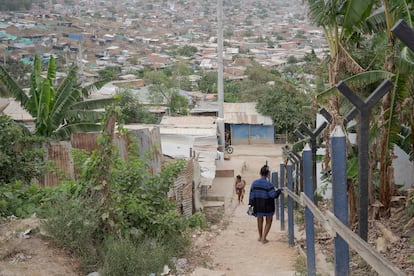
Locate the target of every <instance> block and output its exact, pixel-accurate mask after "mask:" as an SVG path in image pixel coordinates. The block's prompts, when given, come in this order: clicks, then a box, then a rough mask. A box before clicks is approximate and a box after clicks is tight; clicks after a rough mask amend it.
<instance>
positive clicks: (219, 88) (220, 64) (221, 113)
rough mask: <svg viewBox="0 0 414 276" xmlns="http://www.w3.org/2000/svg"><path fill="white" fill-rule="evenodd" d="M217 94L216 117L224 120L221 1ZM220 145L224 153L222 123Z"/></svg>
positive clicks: (219, 7) (219, 3) (219, 10)
mask: <svg viewBox="0 0 414 276" xmlns="http://www.w3.org/2000/svg"><path fill="white" fill-rule="evenodd" d="M217 65H218V66H217V69H218V72H217V93H218V108H219V110H218V111H219V112H218V116H219V118H221V119H223V120H224V91H223V0H217ZM220 131H221V133H220V145H221V149H222V150H223V151H224V147H225V141H224V139H225V137H224V136H225V133H224V121H223V127H222V128H220Z"/></svg>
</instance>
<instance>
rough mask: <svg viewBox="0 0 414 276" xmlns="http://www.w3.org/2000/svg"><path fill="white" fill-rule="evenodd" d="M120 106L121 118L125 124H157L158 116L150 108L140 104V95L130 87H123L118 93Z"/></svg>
mask: <svg viewBox="0 0 414 276" xmlns="http://www.w3.org/2000/svg"><path fill="white" fill-rule="evenodd" d="M117 97H119V102H118V105H119V107H120V109H121V110H120V114H119V120H120V121H121V122H123V123H125V124H131V123H142V124H156V123H157V118H156V117H155V115H154V114H152V113H150V112H149V111H148V109H147V108H146V107H145V106H144V105H142V104H140V102H139V100H138V97H137V96H135V95H133V94H132V92H131V91H130V90H128V89H122V90H121V91H119V92H118V93H117Z"/></svg>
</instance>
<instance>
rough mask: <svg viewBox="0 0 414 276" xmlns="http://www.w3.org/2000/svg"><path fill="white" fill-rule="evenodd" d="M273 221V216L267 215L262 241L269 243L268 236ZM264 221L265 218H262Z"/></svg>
mask: <svg viewBox="0 0 414 276" xmlns="http://www.w3.org/2000/svg"><path fill="white" fill-rule="evenodd" d="M272 221H273V216H267V217H266V225H265V228H264V233H263V238H262V243H268V242H269V241H268V240H267V239H266V238H267V234H269V231H270V227H272ZM262 223H263V218H262Z"/></svg>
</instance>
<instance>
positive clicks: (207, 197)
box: [201, 194, 224, 201]
mask: <svg viewBox="0 0 414 276" xmlns="http://www.w3.org/2000/svg"><path fill="white" fill-rule="evenodd" d="M201 200H204V201H224V196H223V195H215V194H208V195H205V196H203V197H202V198H201Z"/></svg>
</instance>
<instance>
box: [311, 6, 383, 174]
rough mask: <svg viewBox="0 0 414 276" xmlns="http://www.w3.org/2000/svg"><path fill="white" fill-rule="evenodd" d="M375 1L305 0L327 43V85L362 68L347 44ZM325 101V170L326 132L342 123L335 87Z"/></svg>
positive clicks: (327, 164) (360, 71)
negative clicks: (327, 117)
mask: <svg viewBox="0 0 414 276" xmlns="http://www.w3.org/2000/svg"><path fill="white" fill-rule="evenodd" d="M374 2H375V1H374V0H367V1H358V0H347V1H339V0H307V3H308V4H309V15H310V18H311V20H312V21H313V22H314V23H316V25H318V26H320V27H321V28H322V29H323V31H324V34H325V38H326V41H327V43H328V47H329V65H328V70H329V87H333V86H335V85H336V84H337V83H338V82H339V81H340V80H341V78H344V77H346V76H349V74H358V73H362V72H363V71H364V69H363V68H362V67H361V66H360V65H359V64H358V62H356V61H355V60H354V59H353V57H352V56H351V55H350V54H349V51H348V50H347V47H348V44H349V41H350V38H351V37H352V35H353V34H354V33H355V30H357V27H358V26H360V25H362V23H363V22H364V20H365V18H366V17H367V16H368V15H369V14H370V12H371V9H372V6H373V3H374ZM318 98H320V97H318ZM323 104H324V103H322V105H323ZM326 104H327V106H326V107H327V109H328V111H329V112H330V113H331V115H332V123H331V125H330V128H329V129H327V130H326V131H325V132H324V140H325V144H326V147H325V160H324V168H325V170H326V171H328V170H329V166H330V165H329V164H330V150H329V149H330V144H329V143H330V141H329V134H330V133H331V131H332V130H333V128H334V127H335V126H336V125H337V124H339V125H342V119H341V115H340V107H341V104H340V95H339V93H338V91H335V93H330V97H329V100H328V101H327V103H326Z"/></svg>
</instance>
